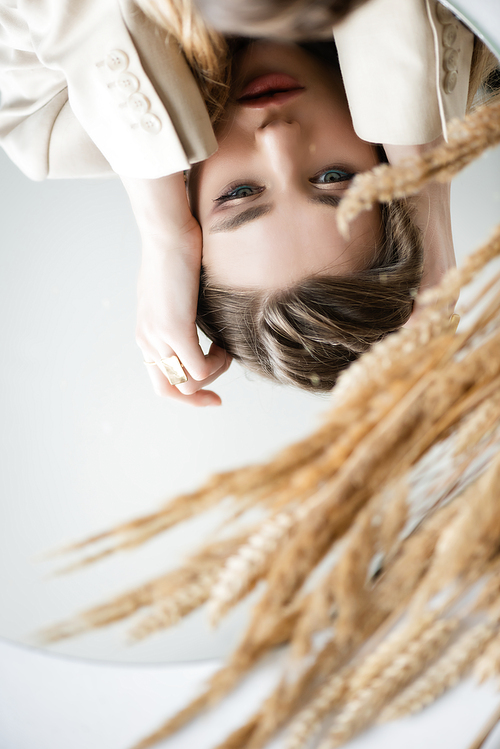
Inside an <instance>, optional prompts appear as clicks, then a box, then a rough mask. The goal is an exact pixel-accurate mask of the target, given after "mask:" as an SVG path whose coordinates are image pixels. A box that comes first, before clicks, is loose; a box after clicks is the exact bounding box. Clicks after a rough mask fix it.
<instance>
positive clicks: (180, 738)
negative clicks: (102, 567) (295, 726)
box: [0, 641, 500, 749]
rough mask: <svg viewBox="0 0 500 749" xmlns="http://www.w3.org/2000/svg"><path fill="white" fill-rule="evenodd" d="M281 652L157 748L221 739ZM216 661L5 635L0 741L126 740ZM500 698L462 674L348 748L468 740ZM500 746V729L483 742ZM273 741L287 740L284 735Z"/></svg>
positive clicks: (85, 745) (188, 691)
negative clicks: (155, 660) (31, 643)
mask: <svg viewBox="0 0 500 749" xmlns="http://www.w3.org/2000/svg"><path fill="white" fill-rule="evenodd" d="M278 658H279V656H274V659H270V660H268V661H267V662H266V664H264V665H263V666H261V667H260V668H259V669H258V671H257V672H256V673H255V674H253V675H252V677H251V678H250V679H248V680H247V681H246V683H245V684H243V685H242V686H241V687H240V688H239V690H238V691H237V692H236V693H234V694H232V695H231V696H230V697H229V698H228V699H227V700H226V701H225V702H224V703H223V704H222V705H221V706H220V707H219V708H218V709H217V710H215V711H213V712H212V713H211V714H209V715H206V716H204V717H202V718H200V719H198V720H197V721H195V722H194V723H193V724H192V725H191V726H189V727H188V728H186V729H184V730H183V731H181V732H180V733H178V734H177V735H176V736H174V737H172V738H171V739H169V740H168V741H165V742H162V743H161V744H159V745H158V749H163V748H164V749H211V748H212V747H214V746H216V745H217V743H218V742H220V741H221V740H222V739H223V738H224V737H225V736H226V735H227V734H228V733H229V732H230V731H231V730H233V729H234V728H237V727H238V726H239V725H241V723H242V722H243V721H244V719H245V717H247V716H249V715H250V714H251V712H252V710H253V709H255V708H256V707H257V705H258V704H259V702H260V701H261V700H262V699H263V697H264V696H265V694H266V692H267V691H268V690H269V688H270V685H271V684H272V682H273V680H274V674H275V669H273V665H274V663H273V661H276V660H277V659H278ZM215 668H216V663H215V662H212V663H208V662H207V663H197V664H195V663H192V664H182V665H181V664H178V665H175V666H173V665H170V666H139V665H130V664H129V665H126V666H120V665H117V664H106V665H103V664H100V663H90V662H88V661H78V660H73V659H71V658H62V657H59V656H49V655H47V654H45V653H41V652H37V651H31V650H28V649H26V648H23V647H21V646H17V645H13V644H11V643H5V642H2V641H0V749H127V748H128V747H130V746H131V745H132V744H133V743H134V742H136V741H138V740H139V739H140V738H142V737H144V736H145V735H147V734H148V733H150V732H151V731H152V730H154V729H156V728H157V727H158V726H160V725H161V724H162V723H163V722H164V721H165V719H166V718H167V717H168V716H169V715H172V714H173V713H174V712H175V711H176V710H178V709H179V708H180V707H182V706H183V705H184V704H186V702H187V701H188V700H189V698H190V697H192V696H194V694H195V693H196V692H197V691H198V689H200V688H201V685H202V683H203V681H204V680H205V679H207V678H209V676H210V675H211V674H212V673H213V672H214V670H215ZM498 704H500V696H499V694H498V693H497V692H495V691H493V689H492V688H491V687H490V686H482V687H481V688H478V687H474V686H473V685H472V683H471V682H470V681H468V682H464V683H463V684H461V685H460V686H459V687H458V688H456V689H454V690H453V691H452V692H450V693H448V694H446V695H445V696H444V697H443V698H441V699H440V700H439V702H437V703H435V704H434V705H431V706H430V707H429V708H427V710H425V711H424V712H423V713H421V714H420V715H417V716H413V717H412V718H407V719H404V720H401V721H399V722H397V723H392V724H388V725H384V726H379V727H376V728H374V729H372V730H370V731H369V732H367V733H366V734H364V735H362V736H360V737H358V738H356V739H354V740H353V741H352V742H350V743H349V744H347V745H346V748H347V747H348V749H402V747H404V749H424V747H425V749H469V745H470V743H471V742H472V740H473V739H474V738H475V736H476V735H477V734H478V732H479V731H480V729H481V728H482V726H483V725H484V724H485V723H486V722H487V720H488V718H489V716H490V715H491V714H492V713H493V712H494V710H495V709H496V707H497V706H498ZM499 747H500V736H499V735H498V733H497V734H496V736H493V737H492V739H491V741H489V742H488V744H486V745H485V747H484V749H499ZM268 749H284V740H283V737H280V738H277V739H276V740H275V741H273V742H271V743H270V744H269V745H268Z"/></svg>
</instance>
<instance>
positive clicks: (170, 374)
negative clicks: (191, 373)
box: [158, 355, 188, 385]
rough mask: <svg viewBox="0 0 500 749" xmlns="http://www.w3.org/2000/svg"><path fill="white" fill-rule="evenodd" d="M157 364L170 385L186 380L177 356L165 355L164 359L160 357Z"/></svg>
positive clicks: (180, 383) (179, 383)
mask: <svg viewBox="0 0 500 749" xmlns="http://www.w3.org/2000/svg"><path fill="white" fill-rule="evenodd" d="M158 366H159V367H160V369H161V371H162V372H163V374H164V375H165V377H166V378H167V380H168V381H169V383H170V384H171V385H182V383H183V382H187V381H188V378H187V375H186V373H185V371H184V367H183V366H182V364H181V362H180V361H179V358H178V357H177V356H175V355H174V356H167V357H166V358H165V359H160V364H158Z"/></svg>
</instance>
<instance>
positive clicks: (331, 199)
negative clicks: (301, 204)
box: [309, 194, 342, 208]
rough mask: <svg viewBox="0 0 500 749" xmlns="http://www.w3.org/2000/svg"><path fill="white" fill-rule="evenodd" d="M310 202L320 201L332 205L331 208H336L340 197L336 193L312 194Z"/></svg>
mask: <svg viewBox="0 0 500 749" xmlns="http://www.w3.org/2000/svg"><path fill="white" fill-rule="evenodd" d="M309 200H310V202H311V203H320V204H321V205H329V206H333V208H337V206H338V205H339V203H340V201H341V200H342V198H340V197H339V196H338V195H329V194H325V195H321V194H320V195H312V196H311V197H310V199H309Z"/></svg>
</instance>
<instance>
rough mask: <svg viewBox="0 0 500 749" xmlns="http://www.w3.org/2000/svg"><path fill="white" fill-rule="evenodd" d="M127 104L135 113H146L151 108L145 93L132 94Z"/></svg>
mask: <svg viewBox="0 0 500 749" xmlns="http://www.w3.org/2000/svg"><path fill="white" fill-rule="evenodd" d="M127 104H128V105H129V107H130V109H131V110H132V112H134V114H137V115H139V114H146V112H147V111H148V109H149V99H148V98H147V97H146V96H144V94H132V96H129V98H128V99H127Z"/></svg>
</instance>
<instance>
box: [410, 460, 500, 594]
mask: <svg viewBox="0 0 500 749" xmlns="http://www.w3.org/2000/svg"><path fill="white" fill-rule="evenodd" d="M499 478H500V455H497V456H496V457H495V458H494V459H493V461H492V463H491V465H490V467H489V468H488V470H487V471H486V472H485V473H484V474H483V475H482V476H480V478H479V479H477V480H476V481H475V482H474V483H473V484H472V485H471V486H470V487H469V488H468V489H467V490H466V491H465V492H464V501H462V502H461V507H460V512H459V513H458V515H457V517H456V518H455V519H454V520H453V521H452V522H451V523H450V525H449V527H448V528H446V529H444V531H443V533H442V534H441V538H440V540H439V543H438V545H437V547H436V552H435V555H434V560H433V564H432V566H431V568H430V570H429V573H428V576H427V579H426V581H425V583H424V584H423V585H422V587H421V589H420V591H419V593H418V596H417V597H416V599H415V601H414V603H413V606H414V607H417V608H418V607H419V606H424V605H425V603H426V602H427V601H428V600H430V599H431V598H432V596H433V595H435V594H436V593H437V592H438V591H439V590H441V589H443V587H444V586H445V585H447V584H448V583H449V582H451V581H452V580H453V579H454V578H456V577H457V576H458V575H461V574H464V575H465V576H466V578H467V579H468V580H469V581H470V582H473V581H474V580H475V579H477V578H478V577H479V576H480V574H481V566H482V565H484V564H486V563H487V562H489V561H490V559H491V558H492V557H493V555H494V553H495V552H496V550H497V548H498V542H499V538H500V517H499V513H498V506H497V505H498V502H497V487H498V481H499Z"/></svg>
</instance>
